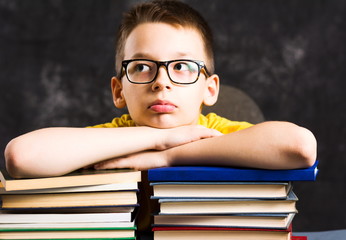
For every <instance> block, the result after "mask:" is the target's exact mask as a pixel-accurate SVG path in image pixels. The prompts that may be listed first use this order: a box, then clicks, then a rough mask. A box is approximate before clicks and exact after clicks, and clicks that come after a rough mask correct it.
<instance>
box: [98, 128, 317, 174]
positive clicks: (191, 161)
mask: <svg viewBox="0 0 346 240" xmlns="http://www.w3.org/2000/svg"><path fill="white" fill-rule="evenodd" d="M316 145H317V144H316V139H315V137H314V136H313V134H312V133H311V132H310V131H309V130H307V129H305V128H302V127H299V126H297V125H294V124H292V123H288V122H265V123H261V124H257V125H254V126H253V127H250V128H248V129H244V130H241V131H238V132H234V133H230V134H226V135H223V136H219V137H215V138H208V139H202V140H200V141H196V142H191V143H188V144H185V145H181V146H177V147H174V148H170V149H168V150H165V151H159V152H143V153H137V154H133V155H131V156H127V157H122V158H118V159H114V160H109V161H105V162H101V163H99V164H97V165H96V166H95V167H96V168H97V169H105V168H118V167H132V168H138V169H148V168H153V167H157V166H173V165H224V166H239V167H254V168H265V169H293V168H304V167H309V166H311V165H313V163H314V162H315V160H316Z"/></svg>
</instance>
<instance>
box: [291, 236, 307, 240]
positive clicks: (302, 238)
mask: <svg viewBox="0 0 346 240" xmlns="http://www.w3.org/2000/svg"><path fill="white" fill-rule="evenodd" d="M291 240H308V237H307V236H292V238H291Z"/></svg>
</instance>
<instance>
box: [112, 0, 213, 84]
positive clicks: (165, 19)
mask: <svg viewBox="0 0 346 240" xmlns="http://www.w3.org/2000/svg"><path fill="white" fill-rule="evenodd" d="M150 22H153V23H167V24H171V25H179V26H182V27H191V28H194V29H196V30H197V31H198V32H200V34H201V36H202V39H203V41H204V47H205V52H206V55H207V57H208V59H207V62H206V64H207V68H208V71H209V73H210V74H213V73H214V53H213V37H212V32H211V29H210V28H209V25H208V23H207V22H206V21H205V20H204V18H203V17H202V16H201V15H200V14H199V13H198V12H197V11H196V10H194V9H193V8H191V7H190V6H189V5H187V4H185V3H182V2H180V1H176V0H154V1H150V2H146V3H142V4H139V5H136V6H134V7H133V8H132V9H130V10H129V11H128V12H127V13H125V14H124V17H123V21H122V23H121V25H120V27H119V31H118V35H117V43H116V58H115V65H116V72H117V76H118V77H119V78H120V76H121V74H122V73H121V67H122V66H121V62H122V61H123V60H124V47H125V42H126V39H127V38H128V36H129V35H130V33H131V32H132V31H133V30H134V29H135V28H136V27H137V26H138V25H139V24H141V23H150Z"/></svg>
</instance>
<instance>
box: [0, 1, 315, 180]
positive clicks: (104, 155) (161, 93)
mask: <svg viewBox="0 0 346 240" xmlns="http://www.w3.org/2000/svg"><path fill="white" fill-rule="evenodd" d="M213 65H214V60H213V52H212V37H211V31H210V29H209V27H208V25H207V23H206V22H205V20H204V19H203V18H202V17H201V16H200V15H199V14H198V13H197V12H196V11H195V10H193V9H191V8H190V7H189V6H187V5H186V4H184V3H181V2H178V1H153V2H148V3H144V4H141V5H138V6H137V7H135V8H134V9H132V10H131V11H129V12H128V13H127V15H125V16H124V20H123V23H122V25H121V27H120V31H119V35H118V41H117V47H116V70H117V76H116V77H113V78H112V80H111V87H112V94H113V101H114V104H115V106H116V107H118V108H122V107H125V106H127V108H128V111H129V115H124V116H121V117H120V118H115V119H113V121H112V122H111V123H107V124H101V125H98V126H96V128H47V129H41V130H37V131H33V132H31V133H28V134H24V135H22V136H19V137H17V138H15V139H13V140H12V141H11V142H10V143H9V144H8V145H7V147H6V150H5V159H6V166H7V169H8V171H9V173H10V174H11V175H12V176H14V177H18V178H20V177H44V176H56V175H61V174H66V173H68V172H71V171H73V170H76V169H78V168H81V167H86V166H89V167H94V168H96V169H109V168H135V169H140V170H145V169H149V168H155V167H163V166H172V165H184V164H187V165H228V166H243V167H256V168H268V169H285V168H301V167H308V166H311V165H312V164H313V163H314V161H315V158H316V140H315V138H314V136H313V134H312V133H311V132H310V131H309V130H307V129H305V128H302V127H299V126H297V125H294V124H292V123H288V122H264V123H261V124H257V125H254V126H252V125H251V124H249V123H244V122H232V121H229V120H227V119H224V118H221V117H219V116H217V115H215V114H210V115H208V116H203V115H201V108H202V105H213V104H214V103H215V102H216V100H217V96H218V91H219V77H218V76H217V75H216V74H214V66H213Z"/></svg>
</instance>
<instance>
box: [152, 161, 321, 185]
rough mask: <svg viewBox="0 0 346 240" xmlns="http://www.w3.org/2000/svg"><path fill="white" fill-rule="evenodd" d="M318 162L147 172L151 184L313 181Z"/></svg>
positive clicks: (179, 168)
mask: <svg viewBox="0 0 346 240" xmlns="http://www.w3.org/2000/svg"><path fill="white" fill-rule="evenodd" d="M317 165H318V161H316V162H315V164H314V165H313V166H311V167H309V168H302V169H290V170H264V169H254V168H234V167H213V166H178V167H163V168H154V169H149V170H148V180H149V181H152V182H164V181H167V182H169V181H172V182H174V181H179V182H183V181H186V182H189V181H190V182H195V181H200V182H222V181H224V182H225V181H262V182H266V181H276V182H280V181H283V182H288V181H315V180H316V176H317V173H318V169H317Z"/></svg>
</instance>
